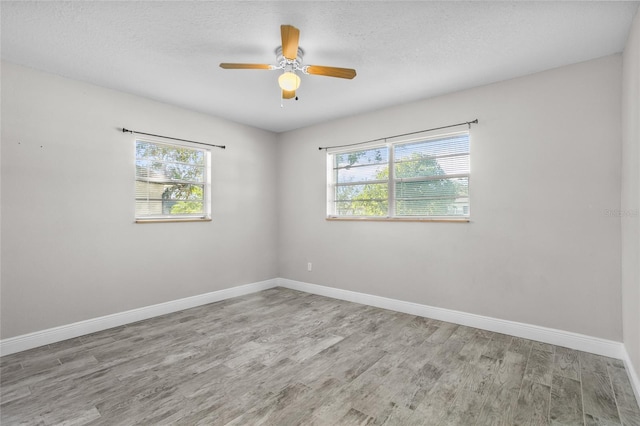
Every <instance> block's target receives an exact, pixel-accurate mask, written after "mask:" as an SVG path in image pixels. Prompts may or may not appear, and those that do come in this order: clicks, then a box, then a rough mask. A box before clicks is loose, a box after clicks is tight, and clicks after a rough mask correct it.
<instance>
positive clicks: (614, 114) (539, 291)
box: [278, 55, 622, 341]
mask: <svg viewBox="0 0 640 426" xmlns="http://www.w3.org/2000/svg"><path fill="white" fill-rule="evenodd" d="M620 75H621V56H620V55H615V56H610V57H606V58H602V59H599V60H594V61H590V62H586V63H581V64H576V65H571V66H567V67H563V68H559V69H554V70H550V71H547V72H542V73H539V74H535V75H531V76H527V77H523V78H519V79H515V80H510V81H506V82H501V83H497V84H492V85H489V86H484V87H479V88H475V89H472V90H466V91H463V92H459V93H454V94H451V95H447V96H442V97H438V98H434V99H427V100H423V101H420V102H415V103H410V104H406V105H402V106H398V107H394V108H388V109H385V110H382V111H378V112H373V113H369V114H364V115H360V116H355V117H350V118H345V119H341V120H337V121H334V122H330V123H326V124H322V125H317V126H313V127H310V128H305V129H300V130H297V131H292V132H288V133H285V134H282V135H281V136H280V137H279V141H280V143H279V145H278V149H279V157H280V167H279V178H278V179H279V188H280V191H281V192H280V200H279V207H280V213H279V220H280V240H279V250H278V251H279V255H280V258H279V262H280V264H279V274H280V276H281V277H283V278H289V279H293V280H298V281H304V282H309V283H313V284H321V285H325V286H331V287H337V288H341V289H346V290H352V291H357V292H362V293H368V294H373V295H379V296H384V297H390V298H394V299H400V300H406V301H411V302H416V303H421V304H426V305H431V306H436V307H442V308H448V309H455V310H460V311H464V312H469V313H475V314H480V315H486V316H490V317H495V318H502V319H507V320H511V321H519V322H523V323H529V324H534V325H540V326H546V327H551V328H556V329H561V330H566V331H571V332H577V333H582V334H586V335H590V336H595V337H600V338H605V339H611V340H614V341H621V340H622V325H621V316H620V311H621V293H620V250H621V248H620V241H621V240H620V219H619V218H617V217H609V216H607V215H606V214H605V211H606V210H616V209H618V208H619V206H620V155H621V147H620V146H621V144H620V140H621V130H620V114H621V97H620V93H621V82H620ZM475 118H478V119H479V121H480V123H479V124H478V125H475V126H473V127H472V136H471V137H472V142H471V144H472V148H471V149H472V159H471V176H472V177H471V212H472V213H471V214H472V221H471V223H468V224H461V223H390V222H355V223H354V222H337V221H325V188H326V182H325V154H324V152H320V151H318V147H319V146H327V145H337V144H343V143H353V142H358V141H365V140H369V139H375V138H380V137H384V136H388V135H394V134H399V133H406V132H411V131H417V130H421V129H425V128H430V127H437V126H442V125H446V124H450V123H458V122H461V121H470V120H473V119H475ZM308 261H311V262H313V271H312V272H307V270H306V266H307V262H308Z"/></svg>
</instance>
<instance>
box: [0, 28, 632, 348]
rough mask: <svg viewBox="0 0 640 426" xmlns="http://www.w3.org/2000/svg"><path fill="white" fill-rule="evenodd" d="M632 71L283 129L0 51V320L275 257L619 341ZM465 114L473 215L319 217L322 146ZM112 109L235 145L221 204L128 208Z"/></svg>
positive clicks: (121, 139)
mask: <svg viewBox="0 0 640 426" xmlns="http://www.w3.org/2000/svg"><path fill="white" fill-rule="evenodd" d="M635 31H636V32H637V25H636V30H635ZM636 37H637V36H636ZM625 66H626V65H625ZM621 72H622V58H621V56H620V55H616V56H611V57H607V58H602V59H599V60H595V61H590V62H586V63H581V64H576V65H572V66H568V67H563V68H559V69H555V70H551V71H547V72H543V73H539V74H535V75H531V76H528V77H524V78H519V79H515V80H510V81H506V82H501V83H497V84H493V85H489V86H484V87H479V88H475V89H471V90H466V91H463V92H459V93H454V94H450V95H447V96H442V97H439V98H435V99H428V100H424V101H420V102H415V103H411V104H406V105H402V106H398V107H394V108H388V109H385V110H382V111H378V112H373V113H369V114H364V115H360V116H355V117H350V118H344V119H341V120H337V121H333V122H330V123H325V124H322V125H317V126H313V127H310V128H306V129H301V130H297V131H292V132H288V133H285V134H281V135H278V136H276V135H273V134H271V133H269V132H264V131H260V130H256V129H253V128H250V127H246V126H242V125H239V124H235V123H230V122H228V121H224V120H220V119H217V118H214V117H210V116H205V115H201V114H197V113H194V112H189V111H185V110H183V109H180V108H176V107H172V106H169V105H165V104H161V103H157V102H152V101H149V100H145V99H142V98H139V97H135V96H130V95H127V94H123V93H119V92H114V91H110V90H106V89H102V88H99V87H96V86H91V85H88V84H84V83H80V82H76V81H71V80H67V79H63V78H59V77H56V76H52V75H49V74H44V73H40V72H37V71H34V70H31V69H27V68H23V67H20V66H17V65H12V64H3V66H2V146H1V149H2V152H1V154H2V158H1V160H2V181H1V183H2V210H1V214H2V216H1V218H2V226H1V232H2V271H1V279H2V289H1V299H2V302H1V303H2V305H1V309H2V331H1V332H2V334H1V337H2V338H3V339H4V338H9V337H13V336H16V335H20V334H24V333H28V332H32V331H37V330H43V329H47V328H51V327H55V326H57V325H63V324H69V323H73V322H76V321H81V320H85V319H89V318H94V317H98V316H101V315H107V314H111V313H116V312H122V311H125V310H128V309H134V308H138V307H142V306H148V305H152V304H155V303H160V302H164V301H169V300H175V299H179V298H182V297H187V296H192V295H197V294H202V293H206V292H209V291H214V290H219V289H223V288H228V287H232V286H236V285H240V284H245V283H250V282H256V281H261V280H265V279H269V278H274V277H277V276H281V277H283V278H289V279H294V280H299V281H305V282H310V283H315V284H321V285H326V286H332V287H338V288H342V289H347V290H353V291H359V292H363V293H368V294H374V295H380V296H386V297H391V298H395V299H400V300H407V301H413V302H417V303H422V304H427V305H432V306H438V307H443V308H449V309H456V310H460V311H464V312H470V313H476V314H480V315H488V316H491V317H496V318H503V319H508V320H512V321H520V322H524V323H530V324H536V325H541V326H547V327H552V328H558V329H562V330H567V331H574V332H578V333H583V334H587V335H591V336H596V337H602V338H606V339H611V340H616V341H620V340H622V333H623V331H622V319H621V315H620V311H621V308H622V306H621V305H622V303H621V287H620V281H621V268H620V259H621V247H623V243H622V240H621V226H620V223H621V221H620V218H617V217H613V216H610V215H607V214H606V213H605V212H606V211H610V210H615V209H619V208H620V206H621V197H620V180H621V174H620V169H621V164H620V159H621V143H620V141H621V122H620V117H621V106H622V99H621V95H620V94H621V91H622V88H621V78H620V76H621ZM627 80H629V79H627ZM635 81H636V83H635V84H636V85H637V79H636V80H635ZM636 105H637V104H636ZM635 108H636V110H635V111H636V112H633V111H629V110H628V109H626V111H629V114H631V116H632V115H633V114H636V115H637V106H636V107H635ZM474 118H478V119H479V120H480V124H478V125H476V126H474V127H473V129H472V164H471V167H472V169H471V170H472V182H471V183H472V187H471V191H472V192H471V197H472V199H471V203H472V206H471V210H472V222H471V223H468V224H460V223H388V222H364V223H354V222H336V221H330V222H328V221H326V220H325V188H326V182H325V160H326V157H325V155H324V153H323V152H320V151H318V149H317V147H318V146H321V145H333V144H340V143H350V142H356V141H362V140H367V139H372V138H377V137H380V136H383V135H391V134H396V133H403V132H407V131H412V130H420V129H424V128H428V127H432V126H439V125H442V124H448V123H453V122H459V121H464V120H471V119H474ZM120 126H125V127H131V128H137V129H140V130H143V131H144V130H149V131H152V132H157V133H160V134H168V135H178V136H181V137H185V138H187V139H194V140H206V141H212V142H214V143H224V144H226V145H227V146H228V147H229V148H228V149H227V150H225V151H217V150H215V151H214V152H213V199H214V205H213V217H214V221H213V222H211V223H170V224H134V223H133V202H132V201H131V202H128V201H126V200H132V199H133V189H134V183H133V173H134V168H133V141H132V138H131V136H128V135H124V134H122V133H121V132H118V131H117V128H118V127H120ZM635 126H636V129H637V122H636V124H635ZM636 131H637V130H636ZM635 137H636V139H637V133H636V136H635ZM634 161H637V160H634ZM626 167H627V168H629V167H630V170H633V168H634V167H635V168H636V169H637V163H636V164H635V165H633V164H632V165H631V166H626ZM636 184H637V181H636ZM636 194H637V189H636ZM123 200H125V202H123ZM636 200H637V198H636ZM625 250H626V253H629V250H627V249H625ZM185 252H188V253H192V255H191V256H184V255H183V254H184V253H185ZM308 261H311V262H313V271H312V272H307V270H306V265H307V262H308ZM632 262H635V263H633V264H635V265H636V267H637V262H636V261H635V260H633V259H632ZM634 282H635V283H636V284H633V285H632V286H630V288H631V291H636V294H637V281H634ZM625 300H626V299H625ZM636 306H637V305H636ZM632 308H633V305H632ZM629 315H634V314H633V313H632V314H629ZM630 321H634V318H631V320H630ZM629 330H630V332H631V333H633V332H634V330H633V329H632V328H630V329H629ZM625 333H627V331H625ZM629 339H630V340H631V341H633V337H630V338H629ZM636 356H637V355H636Z"/></svg>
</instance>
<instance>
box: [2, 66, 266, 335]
mask: <svg viewBox="0 0 640 426" xmlns="http://www.w3.org/2000/svg"><path fill="white" fill-rule="evenodd" d="M1 107H2V117H1V118H2V146H1V149H2V159H1V160H2V227H1V228H2V276H1V279H2V289H1V299H2V301H1V303H2V304H1V310H2V321H1V322H2V328H1V337H2V338H3V339H5V338H9V337H13V336H17V335H21V334H25V333H29V332H33V331H38V330H43V329H48V328H51V327H55V326H58V325H63V324H69V323H73V322H77V321H81V320H86V319H89V318H95V317H99V316H102V315H107V314H113V313H117V312H122V311H126V310H129V309H133V308H139V307H143V306H148V305H153V304H156V303H161V302H166V301H170V300H175V299H179V298H183V297H188V296H193V295H199V294H203V293H207V292H210V291H215V290H220V289H224V288H228V287H233V286H237V285H241V284H246V283H251V282H257V281H262V280H266V279H271V278H275V277H277V255H276V241H277V217H276V213H277V212H276V207H277V206H276V202H275V197H276V189H275V184H276V169H275V167H274V163H275V161H276V149H275V148H276V140H275V139H276V138H275V136H274V135H273V134H272V133H269V132H265V131H262V130H257V129H253V128H250V127H247V126H243V125H239V124H235V123H231V122H228V121H225V120H221V119H217V118H213V117H210V116H207V115H203V114H198V113H194V112H190V111H186V110H184V109H180V108H177V107H173V106H169V105H166V104H162V103H158V102H152V101H149V100H146V99H142V98H139V97H136V96H130V95H127V94H123V93H119V92H115V91H111V90H107V89H103V88H100V87H96V86H92V85H88V84H84V83H81V82H77V81H72V80H68V79H64V78H60V77H56V76H53V75H50V74H44V73H41V72H37V71H34V70H31V69H28V68H24V67H20V66H17V65H13V64H8V63H3V64H2V106H1ZM122 126H124V127H127V128H133V129H137V130H141V131H146V132H151V133H158V134H166V135H173V136H177V137H183V138H186V139H192V140H198V141H209V142H211V143H216V144H226V145H227V149H226V150H218V149H214V150H213V152H212V182H213V184H212V192H213V197H212V198H213V200H214V201H213V205H212V210H213V221H212V222H207V223H162V224H159V223H156V224H135V223H134V222H133V219H134V203H133V198H134V165H133V157H134V148H133V136H132V135H129V134H123V133H122V132H119V131H118V127H122Z"/></svg>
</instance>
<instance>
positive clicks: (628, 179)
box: [620, 12, 640, 380]
mask: <svg viewBox="0 0 640 426" xmlns="http://www.w3.org/2000/svg"><path fill="white" fill-rule="evenodd" d="M639 169H640V13H637V12H636V17H635V19H634V22H633V27H632V29H631V32H630V34H629V39H628V40H627V45H626V47H625V50H624V59H623V73H622V204H621V208H620V211H621V213H622V214H623V216H622V217H621V220H622V308H623V327H624V344H625V346H626V347H627V352H628V353H629V357H630V358H631V362H632V363H633V365H634V368H635V370H636V372H637V374H640V217H639V216H638V212H639V211H640V171H639ZM638 380H640V377H639V378H638Z"/></svg>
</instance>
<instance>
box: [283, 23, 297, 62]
mask: <svg viewBox="0 0 640 426" xmlns="http://www.w3.org/2000/svg"><path fill="white" fill-rule="evenodd" d="M280 34H281V36H282V56H284V57H285V58H287V59H289V60H291V61H293V60H294V59H296V58H297V57H298V42H299V40H300V30H299V29H297V28H296V27H294V26H292V25H280Z"/></svg>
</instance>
